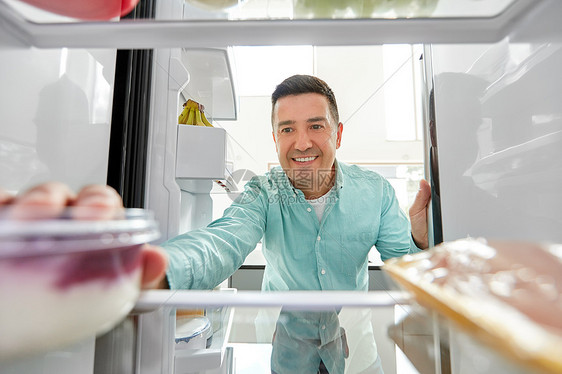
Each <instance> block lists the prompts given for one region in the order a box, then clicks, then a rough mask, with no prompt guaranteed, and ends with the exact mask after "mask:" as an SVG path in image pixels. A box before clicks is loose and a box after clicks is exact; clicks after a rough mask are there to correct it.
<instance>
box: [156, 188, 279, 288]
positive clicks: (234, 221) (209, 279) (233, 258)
mask: <svg viewBox="0 0 562 374" xmlns="http://www.w3.org/2000/svg"><path fill="white" fill-rule="evenodd" d="M267 201H268V200H267V192H266V191H265V188H264V186H263V184H262V183H261V182H260V180H259V178H258V177H255V178H254V179H252V180H251V181H249V182H248V183H247V184H246V186H245V191H244V192H243V193H242V194H241V195H240V196H239V197H238V198H237V199H236V200H235V202H234V203H232V205H231V206H230V207H229V208H227V209H226V210H225V212H224V214H223V216H222V217H221V218H219V219H217V220H216V221H213V222H211V223H210V224H209V225H208V226H207V227H205V228H201V229H197V230H193V231H190V232H187V233H185V234H182V235H179V236H177V237H175V238H172V239H170V240H169V241H167V242H165V243H164V244H162V247H163V248H164V249H165V250H166V251H167V252H168V256H169V265H168V269H167V272H166V276H167V278H168V283H169V285H170V288H171V289H212V288H214V287H216V286H217V285H219V284H220V283H221V282H222V281H224V280H225V279H227V278H228V277H229V276H231V275H232V274H233V273H234V272H235V271H236V270H237V269H238V268H239V267H240V265H242V263H243V262H244V259H245V258H246V257H247V256H248V254H249V253H250V252H251V251H253V250H254V248H255V247H256V244H257V243H258V242H259V240H260V239H261V238H262V236H263V234H264V231H265V223H266V217H267V206H268V205H267Z"/></svg>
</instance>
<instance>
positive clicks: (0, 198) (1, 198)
mask: <svg viewBox="0 0 562 374" xmlns="http://www.w3.org/2000/svg"><path fill="white" fill-rule="evenodd" d="M13 200H14V196H13V195H12V194H11V193H9V192H8V191H5V190H2V189H0V205H6V204H10V203H11V202H12V201H13Z"/></svg>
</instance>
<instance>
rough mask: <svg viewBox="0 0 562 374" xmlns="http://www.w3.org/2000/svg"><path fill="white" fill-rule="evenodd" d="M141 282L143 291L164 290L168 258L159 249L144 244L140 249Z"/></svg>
mask: <svg viewBox="0 0 562 374" xmlns="http://www.w3.org/2000/svg"><path fill="white" fill-rule="evenodd" d="M142 251H143V252H142V256H143V259H142V262H143V271H142V281H141V286H142V288H143V289H155V288H164V286H163V285H164V279H165V275H166V267H167V266H168V256H167V255H166V252H164V250H163V249H162V248H160V247H156V246H154V245H150V244H145V245H144V246H143V248H142Z"/></svg>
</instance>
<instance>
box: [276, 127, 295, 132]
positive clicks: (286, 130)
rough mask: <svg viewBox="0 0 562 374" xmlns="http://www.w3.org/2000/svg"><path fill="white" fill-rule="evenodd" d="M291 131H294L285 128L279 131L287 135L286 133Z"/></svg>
mask: <svg viewBox="0 0 562 374" xmlns="http://www.w3.org/2000/svg"><path fill="white" fill-rule="evenodd" d="M291 131H293V129H291V128H290V127H284V128H282V129H281V130H279V132H285V133H286V132H291Z"/></svg>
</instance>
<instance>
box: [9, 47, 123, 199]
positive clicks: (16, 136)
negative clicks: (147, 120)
mask: <svg viewBox="0 0 562 374" xmlns="http://www.w3.org/2000/svg"><path fill="white" fill-rule="evenodd" d="M115 54H116V51H115V50H113V49H111V50H102V49H98V50H84V49H46V50H45V49H35V48H30V49H12V48H8V47H3V46H2V45H0V55H1V56H2V58H1V59H0V82H2V84H1V85H0V187H2V188H4V189H7V190H10V191H14V192H15V191H19V190H21V189H24V188H27V187H29V186H31V185H34V184H36V183H39V182H44V181H48V180H59V181H63V182H65V183H67V184H69V185H70V186H71V188H73V189H75V190H76V189H78V188H79V187H81V186H82V185H84V184H89V183H102V184H105V183H106V175H107V161H108V150H109V133H110V122H111V108H112V98H113V81H114V74H115Z"/></svg>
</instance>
